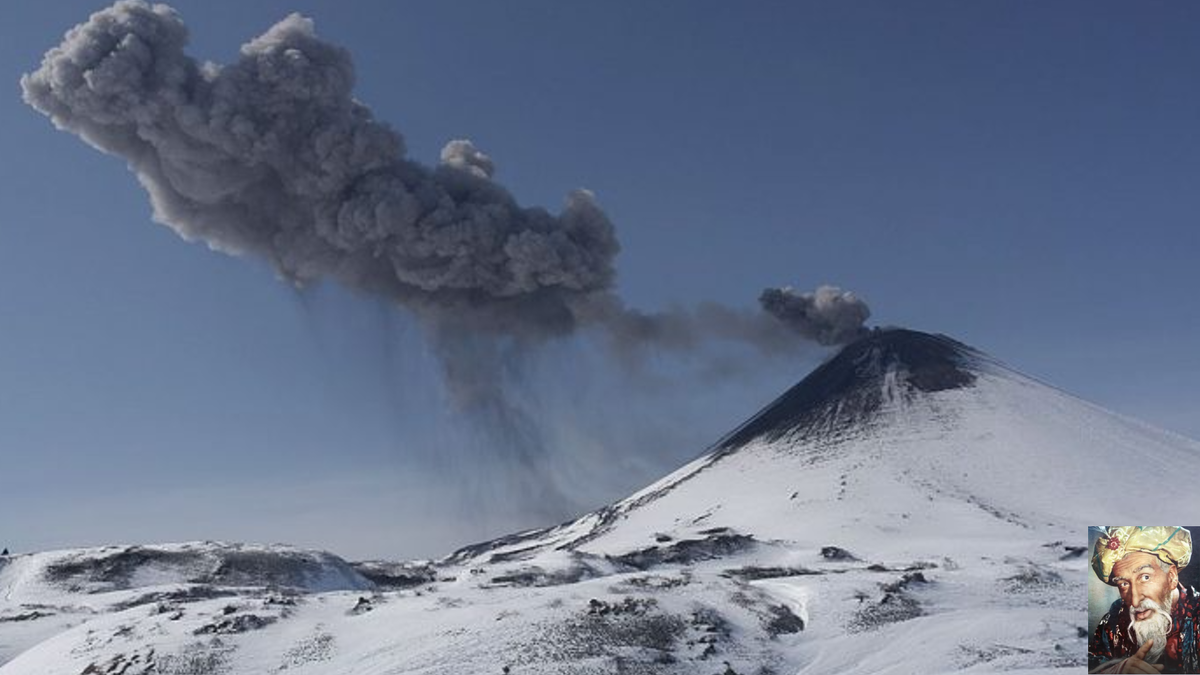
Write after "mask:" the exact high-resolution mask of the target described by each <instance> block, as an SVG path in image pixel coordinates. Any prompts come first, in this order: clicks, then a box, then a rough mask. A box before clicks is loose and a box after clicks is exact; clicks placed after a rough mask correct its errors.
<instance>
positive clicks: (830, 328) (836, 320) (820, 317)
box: [758, 286, 871, 345]
mask: <svg viewBox="0 0 1200 675" xmlns="http://www.w3.org/2000/svg"><path fill="white" fill-rule="evenodd" d="M758 302H759V304H760V305H761V306H762V308H763V310H764V311H766V312H767V313H768V314H770V315H771V316H774V317H775V318H777V319H779V321H781V322H782V323H783V324H784V325H786V326H788V327H789V328H791V329H792V330H793V331H795V332H796V333H798V334H800V335H802V336H804V337H806V338H808V339H810V340H815V341H816V342H818V343H820V344H823V345H838V344H844V343H846V342H851V341H853V340H855V339H857V338H859V337H861V336H862V335H863V333H864V332H865V331H866V328H865V324H866V321H867V318H868V317H870V316H871V310H870V309H869V308H868V307H867V303H865V302H863V301H862V300H861V299H860V298H859V297H858V296H856V295H854V294H853V293H851V292H850V291H844V290H842V289H840V288H838V287H836V286H821V287H819V288H817V290H816V292H813V293H801V292H799V291H797V290H795V289H794V288H790V287H784V288H768V289H766V290H764V291H763V292H762V294H761V295H759V296H758Z"/></svg>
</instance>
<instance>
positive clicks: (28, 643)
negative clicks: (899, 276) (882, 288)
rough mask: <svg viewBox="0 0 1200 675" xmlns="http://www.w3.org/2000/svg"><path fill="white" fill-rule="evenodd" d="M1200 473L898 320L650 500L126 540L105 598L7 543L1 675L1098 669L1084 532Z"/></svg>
mask: <svg viewBox="0 0 1200 675" xmlns="http://www.w3.org/2000/svg"><path fill="white" fill-rule="evenodd" d="M1197 471H1200V443H1196V442H1195V441H1191V440H1188V439H1185V438H1182V437H1179V436H1176V435H1172V434H1169V433H1166V432H1163V431H1159V430H1157V429H1154V428H1152V427H1149V426H1147V425H1144V424H1142V423H1139V422H1137V421H1134V420H1130V419H1127V418H1124V417H1121V416H1119V415H1115V414H1113V413H1111V412H1108V411H1106V410H1103V409H1101V408H1099V407H1097V406H1094V405H1092V404H1089V403H1087V402H1085V401H1082V400H1079V399H1077V398H1075V397H1073V396H1070V395H1068V394H1066V393H1063V392H1062V391H1059V390H1057V389H1054V388H1053V387H1050V386H1047V385H1045V384H1043V383H1041V382H1039V381H1037V380H1035V379H1032V378H1030V377H1028V376H1025V375H1023V374H1021V373H1018V372H1016V371H1014V370H1012V369H1011V368H1008V367H1007V366H1005V365H1003V364H1002V363H1000V362H999V361H997V360H995V359H993V358H991V357H989V356H988V355H986V354H984V353H983V352H980V351H978V350H976V349H973V348H971V347H968V346H966V345H964V344H962V343H959V342H957V341H955V340H953V339H951V338H948V337H945V336H941V335H931V334H926V333H920V332H916V331H910V330H900V329H888V330H875V331H871V332H869V333H867V334H865V335H864V336H863V337H862V338H861V339H859V340H858V341H856V342H853V343H852V344H850V345H848V346H846V347H845V348H843V349H842V350H841V351H840V352H839V353H837V354H836V355H834V356H833V357H832V358H830V359H829V360H828V361H826V362H825V363H824V364H823V365H821V366H820V367H819V368H817V369H816V370H815V371H813V373H812V374H810V375H809V376H808V377H806V378H805V379H804V380H803V381H802V382H800V383H799V384H797V385H796V386H795V387H793V388H792V389H790V390H788V391H787V392H785V393H784V394H783V395H782V396H780V397H779V398H778V399H776V400H775V401H774V402H772V403H771V404H770V405H768V406H767V407H765V408H764V409H763V410H761V411H760V412H759V413H757V414H756V415H754V416H752V417H751V418H750V419H749V420H748V421H747V422H746V423H744V424H743V425H741V426H739V427H738V428H736V429H734V430H733V431H732V432H731V433H729V434H728V435H726V436H725V437H724V438H722V439H720V440H719V441H717V442H716V443H715V444H714V445H713V446H712V447H711V448H709V449H708V450H707V451H706V452H705V453H703V454H702V455H701V456H699V457H698V458H697V459H696V460H694V461H693V462H691V463H689V464H687V465H686V466H684V467H682V468H680V469H679V470H677V471H676V472H674V473H672V474H671V475H669V476H666V477H665V478H663V479H662V480H660V481H658V482H657V483H655V484H653V485H651V486H649V487H647V488H645V489H644V490H642V491H640V492H638V493H636V494H634V495H632V496H630V497H628V498H626V499H624V500H621V501H619V502H616V503H614V504H611V505H609V506H606V507H604V508H601V509H599V510H597V511H595V512H593V513H589V514H587V515H585V516H583V517H581V518H579V519H577V520H574V521H571V522H568V523H564V524H562V525H559V526H556V527H550V528H546V529H542V530H535V531H531V532H524V533H519V534H515V535H511V536H508V537H503V538H500V539H497V540H495V541H491V542H485V543H482V544H478V545H475V546H470V547H467V548H464V549H462V550H459V551H457V552H455V553H453V554H451V555H449V556H447V557H446V558H443V559H441V560H439V561H432V562H416V563H372V564H357V565H355V566H354V569H355V570H356V571H357V572H358V574H357V575H355V574H353V573H351V572H349V571H343V572H340V573H339V575H340V576H337V578H338V579H340V580H342V581H340V582H339V584H340V585H337V586H336V587H333V588H330V587H328V586H324V587H322V586H320V585H317V586H314V585H313V584H298V585H293V586H289V587H288V588H280V587H278V581H274V584H275V585H274V586H272V585H271V583H272V582H271V581H270V580H267V579H264V580H263V581H262V582H261V583H260V584H258V585H257V586H256V585H255V584H253V583H247V580H246V579H245V578H244V575H243V577H239V582H238V585H237V586H236V587H233V586H230V585H228V584H226V583H224V582H223V581H222V578H221V575H219V574H214V573H212V571H211V570H207V571H206V570H191V571H188V569H187V568H180V567H178V566H175V567H171V568H170V569H169V570H166V571H163V570H164V569H166V568H163V566H162V565H161V564H159V563H156V562H154V561H156V560H158V561H160V560H162V556H161V555H158V554H154V555H139V556H135V557H134V558H130V557H129V556H128V555H125V556H124V558H123V559H124V560H127V561H128V560H130V559H133V560H144V561H146V562H145V564H144V569H140V570H126V572H127V573H126V574H123V576H122V579H124V580H125V582H124V583H123V584H122V585H121V586H120V587H119V588H112V587H108V586H105V587H103V588H96V587H94V586H88V585H87V584H85V583H82V582H81V580H80V579H78V578H75V577H76V576H78V575H75V576H72V575H71V574H67V575H65V576H64V573H63V572H62V570H63V569H68V570H88V569H104V568H105V564H104V562H103V561H104V559H105V556H113V555H118V554H120V553H121V549H102V550H90V551H67V552H58V553H47V554H36V555H32V556H24V557H17V558H12V559H8V560H7V561H6V562H3V563H0V565H5V566H4V567H2V568H0V588H5V589H7V594H6V596H5V597H6V598H7V599H6V600H5V601H4V603H5V604H0V622H4V623H2V624H0V625H3V626H21V627H22V628H21V631H20V632H19V633H11V632H8V629H0V631H3V632H2V633H0V634H3V635H5V636H6V637H7V636H8V635H20V636H25V637H22V638H21V639H22V640H25V642H24V643H23V644H20V645H13V646H11V647H9V648H8V649H9V652H8V653H9V654H11V655H15V658H13V660H12V661H10V662H9V663H8V664H7V665H4V666H3V667H0V675H24V674H32V673H38V674H42V673H79V672H87V673H116V672H120V673H126V675H132V674H134V673H156V674H161V673H184V672H187V673H196V672H203V673H239V674H247V673H268V672H277V671H279V670H282V669H286V670H288V672H289V673H292V672H295V673H339V674H341V673H364V674H365V673H409V672H420V673H446V674H448V675H449V674H455V675H457V674H459V673H679V674H681V675H682V674H685V673H686V674H689V675H690V674H693V673H705V674H707V673H712V674H714V675H718V674H726V675H727V674H728V673H739V674H747V673H758V674H762V675H766V674H768V673H776V674H778V673H831V672H837V673H881V672H888V673H939V672H959V671H964V670H966V671H969V672H997V671H1006V672H1019V673H1041V672H1051V671H1055V670H1057V669H1060V668H1075V669H1078V668H1081V667H1083V666H1084V665H1085V664H1086V663H1087V656H1086V649H1087V638H1086V634H1087V620H1086V618H1085V610H1086V607H1087V604H1086V599H1085V593H1084V588H1085V579H1086V573H1087V567H1086V559H1085V558H1084V557H1083V556H1082V555H1081V554H1082V548H1080V547H1081V546H1084V545H1086V541H1087V540H1086V538H1085V534H1086V532H1087V524H1088V523H1097V522H1115V521H1118V520H1120V521H1130V522H1157V521H1160V520H1163V519H1164V518H1166V517H1167V516H1169V515H1170V514H1171V513H1173V511H1170V510H1165V509H1166V507H1171V508H1177V507H1179V506H1180V504H1179V499H1175V500H1172V502H1171V503H1170V504H1164V503H1162V502H1160V501H1157V500H1154V499H1130V498H1129V495H1130V491H1129V490H1128V489H1127V488H1129V487H1133V486H1138V485H1141V486H1152V485H1157V484H1159V483H1160V482H1161V481H1163V480H1164V479H1165V478H1166V477H1167V476H1169V475H1172V473H1173V472H1179V473H1183V474H1187V473H1195V472H1197ZM1180 499H1182V500H1184V501H1185V502H1186V501H1188V500H1189V499H1191V498H1189V497H1187V496H1186V495H1183V496H1181V497H1180ZM1192 501H1196V500H1192ZM1184 506H1185V507H1189V508H1190V507H1191V506H1192V504H1191V503H1187V504H1184ZM211 547H215V550H210V549H206V551H207V552H206V553H205V555H206V556H207V557H206V558H204V559H205V560H208V559H212V560H220V559H225V558H228V554H227V553H222V552H221V550H222V549H221V545H210V548H211ZM161 548H162V547H159V549H161ZM151 549H153V550H159V549H156V548H155V547H143V548H142V549H140V550H141V551H142V552H143V553H144V552H145V551H147V550H151ZM168 550H175V549H168ZM284 553H286V555H287V556H289V558H288V559H294V558H295V556H297V555H298V554H296V553H294V552H279V553H278V555H283V554H284ZM259 555H261V556H266V557H270V556H271V555H276V553H274V552H272V551H271V550H267V551H262V552H260V553H259ZM314 559H316V558H314ZM320 559H321V560H323V561H325V562H323V563H322V564H323V565H331V566H333V567H334V568H337V569H340V570H345V568H344V567H343V566H342V565H341V563H339V562H337V561H336V560H331V559H330V558H326V557H321V558H320ZM64 561H74V564H73V565H67V566H66V567H65V568H64V564H63V563H64ZM86 561H92V562H89V563H87V564H83V563H84V562H86ZM267 568H270V566H267ZM314 569H316V568H315V567H314ZM54 570H58V571H57V572H54ZM156 570H157V571H156ZM80 574H82V572H80ZM273 578H274V579H277V578H278V575H275V577H273ZM285 578H286V577H285ZM84 581H86V580H84ZM364 587H365V588H367V590H363V588H364ZM339 589H340V590H339ZM251 617H253V618H251ZM76 624H81V625H76ZM55 633H57V634H55ZM50 635H53V637H49V639H47V640H45V641H44V642H41V643H40V644H37V645H36V646H34V644H33V643H34V642H36V640H35V638H37V639H41V638H44V637H48V636H50ZM10 639H11V638H10ZM18 653H19V654H18ZM197 664H198V665H197ZM188 668H191V670H188Z"/></svg>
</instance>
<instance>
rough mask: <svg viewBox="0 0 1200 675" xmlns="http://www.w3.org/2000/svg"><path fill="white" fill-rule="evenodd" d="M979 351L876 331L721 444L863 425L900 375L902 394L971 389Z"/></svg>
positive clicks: (912, 334)
mask: <svg viewBox="0 0 1200 675" xmlns="http://www.w3.org/2000/svg"><path fill="white" fill-rule="evenodd" d="M980 356H981V355H980V353H979V352H977V351H975V350H974V349H972V348H971V347H968V346H967V345H964V344H962V343H961V342H957V341H955V340H952V339H950V338H948V337H946V336H945V335H932V334H929V333H922V332H920V331H914V330H906V329H902V328H891V329H878V328H877V329H875V330H873V331H871V332H870V333H868V334H867V335H866V336H865V337H863V338H861V339H859V340H857V341H855V342H852V343H850V344H849V345H846V347H845V348H843V349H842V351H841V352H839V353H838V354H836V355H835V356H834V357H833V358H831V359H829V360H828V361H826V362H825V363H824V364H822V365H821V366H820V367H819V368H817V369H816V370H814V371H813V372H812V373H811V374H809V376H808V377H806V378H804V379H803V380H801V382H800V383H799V384H797V385H796V386H794V387H792V388H791V389H789V390H787V391H786V392H784V394H783V395H782V396H780V397H779V398H777V399H775V400H774V401H773V402H772V403H771V404H770V405H768V406H767V407H766V408H764V409H763V410H762V411H761V412H759V413H758V414H757V415H755V416H754V417H752V418H750V420H749V421H747V422H746V423H745V424H743V425H742V426H740V427H738V428H737V429H735V430H734V431H733V432H732V433H731V434H729V435H728V436H726V437H725V438H724V439H722V440H721V441H720V442H718V443H717V448H718V449H719V450H725V451H729V450H733V449H736V448H739V447H741V446H743V445H745V444H746V443H748V442H750V441H752V440H755V439H757V438H766V439H775V438H779V437H782V436H785V435H801V436H804V435H807V434H808V433H810V432H816V431H819V432H820V433H822V434H829V433H831V432H833V433H836V432H837V431H839V430H840V429H843V428H845V427H848V426H851V425H854V424H858V423H862V422H864V421H865V420H867V419H869V418H870V417H872V416H873V415H874V413H876V412H877V411H878V410H879V408H880V406H881V405H882V404H883V398H884V393H883V391H884V378H885V377H887V375H888V373H889V372H894V373H896V374H897V375H900V376H902V377H901V378H900V380H899V382H900V383H901V386H902V387H903V389H904V393H905V394H906V395H908V394H914V393H918V392H933V391H941V390H944V389H956V388H960V387H968V386H970V385H971V384H973V383H974V382H975V375H974V374H973V373H972V372H971V370H972V365H973V364H974V363H975V362H976V361H977V360H978V359H979V357H980Z"/></svg>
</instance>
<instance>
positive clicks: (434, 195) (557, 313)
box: [21, 0, 869, 502]
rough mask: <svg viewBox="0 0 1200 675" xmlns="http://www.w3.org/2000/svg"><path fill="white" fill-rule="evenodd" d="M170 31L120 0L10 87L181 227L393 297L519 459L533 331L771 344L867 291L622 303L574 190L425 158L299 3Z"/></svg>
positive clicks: (854, 310) (855, 308) (308, 274)
mask: <svg viewBox="0 0 1200 675" xmlns="http://www.w3.org/2000/svg"><path fill="white" fill-rule="evenodd" d="M187 40H188V31H187V28H186V27H185V26H184V24H183V22H182V21H181V19H180V18H179V16H178V15H177V14H176V13H175V11H174V10H173V9H171V8H170V7H168V6H166V5H161V4H156V5H151V4H148V3H146V2H143V1H141V0H122V1H121V2H117V3H116V4H115V5H113V6H112V7H110V8H107V9H104V10H101V11H99V12H97V13H95V14H93V15H92V16H91V17H90V18H89V19H88V20H87V21H86V22H84V23H82V24H80V25H79V26H76V27H75V28H73V29H72V30H71V31H69V32H68V33H67V34H66V36H65V37H64V38H63V41H62V43H61V44H59V45H58V46H57V47H54V48H53V49H51V50H50V51H49V52H47V53H46V55H45V57H44V59H43V61H42V63H41V66H40V67H39V68H38V69H37V70H35V71H34V72H32V73H29V74H27V75H25V76H24V77H22V78H21V87H22V90H23V94H24V99H25V101H26V102H27V103H28V104H29V105H31V106H32V107H33V108H35V109H37V110H38V111H40V112H42V113H43V114H45V115H46V116H47V117H49V118H50V119H51V120H52V121H53V123H54V124H55V126H57V127H58V128H59V129H62V130H65V131H68V132H70V133H73V134H76V135H78V136H79V137H80V138H82V139H83V140H85V141H86V142H87V143H89V144H91V145H92V146H94V147H96V148H97V149H99V150H101V151H103V152H105V153H109V154H112V155H116V156H118V157H121V158H122V159H124V160H125V161H126V162H127V163H128V166H129V168H130V169H131V170H132V171H133V173H134V174H135V175H136V176H137V179H138V180H139V182H141V184H142V186H143V187H144V188H145V189H146V191H147V193H148V194H149V196H150V201H151V204H152V206H153V214H154V219H155V220H157V221H158V222H161V223H162V224H164V225H166V226H167V227H170V228H171V229H172V230H174V231H175V232H177V233H178V234H179V235H180V236H181V237H183V238H184V239H186V240H188V241H199V242H203V243H205V244H206V245H208V246H209V247H210V248H212V249H215V250H218V251H222V252H224V253H227V254H230V255H237V256H253V257H256V258H260V259H262V260H265V261H267V262H268V263H269V264H270V265H271V266H272V267H273V268H274V269H275V270H276V271H277V273H278V274H279V275H280V276H281V277H283V278H285V279H287V280H289V281H290V282H292V283H294V284H296V285H298V286H303V285H306V284H309V283H312V282H315V281H318V280H332V281H336V282H338V283H340V284H343V285H345V286H347V287H350V288H352V289H356V290H359V291H362V292H365V293H368V294H371V295H373V296H376V297H382V298H385V299H387V300H389V301H391V302H394V303H396V304H398V305H400V306H402V307H404V308H406V309H407V310H409V311H410V312H412V313H413V314H414V315H415V316H416V317H417V318H418V319H419V320H420V321H421V323H422V325H423V326H424V329H425V334H426V337H427V338H428V340H429V341H430V344H431V345H432V351H433V353H434V354H435V355H437V357H438V358H439V360H440V363H441V366H442V375H443V377H444V379H445V383H446V390H447V391H448V392H449V394H450V396H451V398H452V399H453V400H454V402H455V404H456V405H457V406H458V407H459V408H460V409H461V410H462V411H464V412H466V413H468V415H469V416H470V417H471V418H473V419H475V420H476V421H478V422H479V423H480V424H481V425H483V426H484V427H486V428H487V429H488V430H489V431H490V432H492V437H495V438H498V439H501V440H499V441H497V443H498V445H500V446H504V445H509V446H512V448H510V449H509V450H508V452H509V459H510V460H511V463H512V464H514V465H515V466H521V467H528V468H529V469H530V471H533V470H534V469H535V468H536V466H537V465H538V463H539V462H540V460H541V458H542V457H543V456H544V455H545V453H547V452H549V450H548V449H547V448H545V447H544V446H545V442H544V441H543V440H542V439H541V438H540V437H539V434H538V425H537V424H534V423H533V420H532V416H531V413H530V412H529V411H527V410H524V409H523V408H522V407H521V406H520V405H518V404H517V403H516V402H514V401H513V400H511V399H510V397H509V395H508V393H507V392H506V389H505V386H504V383H505V382H506V381H511V380H512V379H513V377H519V373H518V374H517V375H513V374H512V373H511V372H509V370H508V369H507V366H506V364H507V363H509V362H511V361H512V360H513V359H514V357H517V358H518V360H519V357H520V356H521V355H522V354H525V353H527V352H528V351H529V350H530V349H532V348H534V347H536V346H537V345H539V344H542V343H544V342H546V341H547V340H551V339H554V338H557V337H560V336H566V335H570V334H573V333H575V332H576V331H578V330H579V329H581V328H585V329H591V330H595V331H598V332H599V333H601V334H602V335H604V336H605V337H606V340H607V342H608V344H610V345H611V346H612V347H613V348H614V350H615V351H616V352H617V353H618V354H621V355H627V356H631V357H635V358H636V355H637V354H638V353H640V352H642V351H644V350H647V349H661V350H667V351H672V352H691V351H694V350H697V349H698V348H700V347H702V346H704V345H706V344H709V343H712V342H720V341H725V342H732V343H736V344H740V345H746V346H749V347H751V348H752V349H753V350H755V351H759V352H763V353H779V352H785V351H787V350H788V349H790V348H794V346H795V345H796V344H797V343H798V341H797V337H802V338H806V339H809V340H815V341H817V342H819V343H821V344H826V345H829V344H838V343H841V342H845V341H848V340H852V339H854V338H855V337H856V336H857V335H858V334H859V333H861V331H862V330H863V322H865V320H866V319H867V317H868V315H869V312H868V311H867V308H866V305H865V304H864V303H862V301H861V300H859V299H857V298H856V297H854V296H853V295H852V294H850V293H845V292H842V291H839V290H837V289H834V288H831V287H821V288H819V289H817V291H816V292H815V293H797V292H795V291H792V290H791V289H786V288H785V289H768V290H767V291H764V292H763V295H762V298H761V308H758V309H755V308H749V309H743V308H731V307H726V306H723V305H720V304H717V303H712V302H704V301H697V302H694V303H693V305H692V306H690V307H687V308H679V309H672V310H667V311H662V312H642V311H639V310H636V309H632V308H629V307H627V306H626V305H625V303H624V301H623V300H622V299H621V298H620V297H619V295H618V294H617V293H616V292H615V290H614V282H615V276H616V274H615V267H614V261H615V258H616V256H617V253H618V252H619V250H620V245H619V243H618V241H617V238H616V234H615V232H614V228H613V225H612V223H611V222H610V221H609V219H608V217H607V216H606V215H605V213H604V211H603V210H602V209H601V208H600V206H599V204H598V203H597V201H596V198H595V196H594V195H593V194H592V193H590V192H588V191H586V190H576V191H573V192H571V193H569V194H568V195H567V196H566V199H565V202H564V204H563V206H562V208H561V209H560V210H559V211H558V212H557V213H553V212H551V211H548V210H546V209H543V208H541V207H537V206H522V205H520V204H518V203H517V201H516V199H515V198H514V197H513V196H512V194H510V193H509V192H508V191H507V190H506V189H505V188H504V187H503V186H501V185H500V184H499V183H497V182H496V181H495V180H493V179H494V177H495V176H496V173H497V170H496V165H495V163H494V161H493V159H492V158H491V157H489V156H488V155H486V154H485V153H483V152H482V151H481V150H479V149H478V148H476V147H475V146H474V144H472V143H471V142H470V141H468V140H452V141H450V142H449V143H447V144H446V146H445V147H444V148H443V149H442V152H441V157H440V161H439V163H438V164H437V165H435V166H427V165H423V164H420V163H418V162H416V161H413V160H412V159H409V158H408V157H407V155H406V149H405V143H404V139H403V137H402V136H401V135H400V134H399V133H398V132H397V131H396V130H394V129H392V128H391V127H390V126H388V125H387V124H386V123H384V122H381V121H379V120H376V119H375V118H374V116H373V114H372V113H371V111H370V109H368V108H367V107H366V106H365V105H364V104H362V103H360V102H359V101H357V100H356V99H355V98H354V96H353V89H354V78H355V75H354V67H353V64H352V63H351V59H350V55H349V53H348V52H347V51H346V50H345V49H343V48H341V47H339V46H336V45H333V44H330V43H328V42H325V41H323V40H322V39H320V38H319V37H318V36H317V35H316V33H315V31H314V29H313V24H312V22H311V21H310V20H309V19H307V18H304V17H302V16H299V15H296V14H293V15H291V16H288V17H286V18H285V19H283V20H282V21H280V22H279V23H277V24H275V25H274V26H272V27H271V28H270V29H269V30H267V31H266V32H265V33H263V34H262V35H260V36H258V37H256V38H254V39H252V40H250V41H249V42H247V43H246V44H245V45H243V46H242V48H241V52H240V54H239V56H238V58H237V59H236V60H235V61H234V62H232V63H230V64H227V65H218V64H213V63H208V62H204V63H202V62H198V61H196V60H195V59H193V58H192V57H190V56H188V55H187V54H185V52H184V48H185V46H186V44H187ZM762 310H765V311H762ZM504 439H508V441H507V442H506V441H505V440H504ZM501 449H503V448H501ZM544 498H545V501H547V502H554V501H555V500H560V501H561V500H562V499H565V498H564V497H563V495H544Z"/></svg>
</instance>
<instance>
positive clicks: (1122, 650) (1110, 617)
mask: <svg viewBox="0 0 1200 675" xmlns="http://www.w3.org/2000/svg"><path fill="white" fill-rule="evenodd" d="M1191 558H1192V535H1191V533H1190V532H1188V531H1187V530H1186V529H1185V528H1182V527H1176V526H1155V527H1136V526H1133V525H1126V526H1122V527H1108V528H1105V530H1104V533H1103V534H1101V535H1100V538H1099V539H1097V540H1096V548H1095V550H1094V551H1093V552H1092V570H1093V571H1095V573H1096V576H1097V577H1099V578H1100V581H1103V582H1104V583H1106V584H1109V585H1110V586H1116V588H1117V592H1118V593H1120V595H1121V599H1120V600H1117V601H1116V602H1114V603H1113V605H1112V607H1111V608H1109V610H1108V613H1107V614H1105V615H1104V618H1103V619H1101V620H1100V623H1099V625H1097V626H1096V632H1095V634H1094V635H1092V639H1091V642H1089V643H1088V667H1089V668H1091V671H1090V672H1093V673H1155V674H1157V673H1200V598H1197V597H1196V592H1195V591H1194V590H1190V591H1189V589H1186V588H1184V587H1183V586H1181V585H1180V584H1179V570H1181V569H1183V568H1184V567H1187V564H1188V562H1189V561H1190V560H1191Z"/></svg>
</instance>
